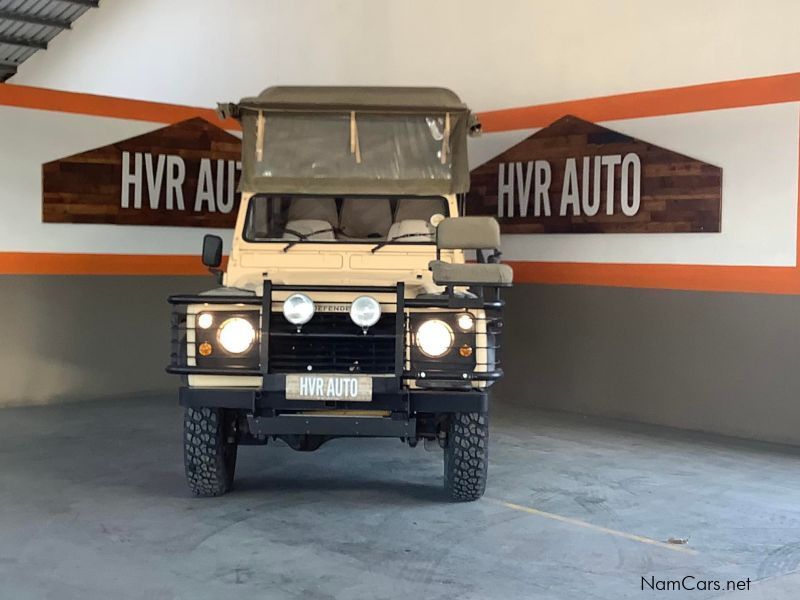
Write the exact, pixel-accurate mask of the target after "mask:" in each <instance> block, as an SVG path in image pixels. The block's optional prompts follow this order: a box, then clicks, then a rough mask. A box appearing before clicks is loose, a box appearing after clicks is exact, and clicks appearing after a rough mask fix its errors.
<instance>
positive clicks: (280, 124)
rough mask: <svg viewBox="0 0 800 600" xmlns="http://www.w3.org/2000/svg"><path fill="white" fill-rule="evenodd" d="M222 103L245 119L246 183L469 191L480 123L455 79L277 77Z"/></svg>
mask: <svg viewBox="0 0 800 600" xmlns="http://www.w3.org/2000/svg"><path fill="white" fill-rule="evenodd" d="M218 112H219V115H220V116H221V117H223V118H228V117H233V118H235V119H238V120H239V121H240V122H241V124H242V138H243V139H242V178H241V184H240V185H241V189H242V191H246V192H253V193H296V194H300V193H303V194H348V193H352V194H378V195H383V194H399V195H404V194H407V195H441V194H459V193H465V192H466V191H468V190H469V166H468V162H467V135H469V134H475V133H477V132H478V131H480V125H479V124H478V121H477V119H476V118H475V116H474V115H473V114H472V113H470V111H469V109H468V108H467V106H466V105H465V104H464V103H463V102H462V101H461V99H460V98H459V97H458V96H457V95H456V94H455V93H453V92H451V91H450V90H448V89H445V88H438V87H430V88H427V87H426V88H423V87H323V86H309V87H300V86H297V87H295V86H276V87H270V88H267V89H266V90H264V91H263V92H261V93H260V94H259V95H258V96H253V97H249V98H242V100H240V101H239V102H238V103H227V104H220V105H219V108H218Z"/></svg>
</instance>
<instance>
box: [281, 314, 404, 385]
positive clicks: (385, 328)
mask: <svg viewBox="0 0 800 600" xmlns="http://www.w3.org/2000/svg"><path fill="white" fill-rule="evenodd" d="M395 339H396V334H395V314H394V313H384V314H382V315H381V318H380V319H379V320H378V322H377V323H376V324H375V325H373V326H372V327H370V328H369V329H368V330H367V333H366V334H364V332H363V331H362V330H361V328H360V327H358V326H357V325H356V324H355V323H353V322H352V321H351V320H350V315H349V314H347V313H317V314H315V315H314V317H313V318H312V319H311V321H309V322H308V323H306V324H305V325H303V326H302V328H301V329H300V331H299V332H298V331H297V327H296V326H295V325H292V324H291V323H289V322H288V321H287V320H286V318H285V317H284V316H283V314H282V313H279V312H273V313H272V315H271V318H270V324H269V372H270V373H301V372H308V371H312V372H314V371H317V372H320V373H368V374H373V375H374V374H387V373H394V371H395V364H394V363H395ZM309 367H311V368H310V369H309Z"/></svg>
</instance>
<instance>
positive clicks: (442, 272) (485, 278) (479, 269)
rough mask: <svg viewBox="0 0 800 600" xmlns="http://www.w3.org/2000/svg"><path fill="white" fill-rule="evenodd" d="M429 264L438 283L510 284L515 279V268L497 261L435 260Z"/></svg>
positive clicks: (434, 280) (434, 279) (435, 281)
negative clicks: (454, 261)
mask: <svg viewBox="0 0 800 600" xmlns="http://www.w3.org/2000/svg"><path fill="white" fill-rule="evenodd" d="M428 266H429V267H430V269H431V271H433V282H434V283H436V284H438V285H468V284H478V285H494V286H509V285H511V283H512V282H513V280H514V271H513V269H512V268H511V267H509V266H508V265H503V264H497V263H468V264H453V263H449V262H444V261H441V260H433V261H431V262H430V263H429V265H428Z"/></svg>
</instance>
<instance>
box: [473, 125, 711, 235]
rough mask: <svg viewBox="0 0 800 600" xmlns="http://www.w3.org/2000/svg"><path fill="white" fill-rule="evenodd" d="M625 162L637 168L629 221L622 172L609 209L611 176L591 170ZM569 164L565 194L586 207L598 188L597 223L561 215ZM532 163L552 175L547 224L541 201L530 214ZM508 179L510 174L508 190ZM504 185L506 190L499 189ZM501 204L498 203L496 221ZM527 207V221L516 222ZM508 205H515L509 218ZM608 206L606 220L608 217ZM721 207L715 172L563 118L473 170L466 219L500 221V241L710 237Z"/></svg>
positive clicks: (616, 174) (569, 210) (593, 218)
mask: <svg viewBox="0 0 800 600" xmlns="http://www.w3.org/2000/svg"><path fill="white" fill-rule="evenodd" d="M629 154H634V155H635V156H636V157H637V158H638V161H639V162H640V177H639V185H640V199H639V203H638V206H637V210H636V211H635V213H634V214H625V213H624V211H623V210H622V204H621V190H622V169H621V168H620V165H619V164H616V167H615V169H614V170H613V201H612V202H610V203H609V202H608V199H609V196H608V189H609V188H608V172H609V169H608V168H607V167H601V169H600V171H599V176H598V179H595V168H594V167H595V157H602V156H606V157H610V156H617V157H625V156H626V155H629ZM584 157H589V169H590V170H589V172H588V177H587V178H586V182H587V183H586V184H585V183H584V177H583V160H584ZM568 159H575V166H576V172H577V173H576V177H575V179H573V185H572V186H569V188H568V192H569V191H574V192H576V193H577V194H579V196H580V199H581V200H583V199H584V198H588V202H589V204H590V205H592V204H593V202H594V193H595V182H596V181H599V183H600V185H599V186H598V187H599V190H600V192H599V193H600V207H599V210H598V211H597V213H596V214H595V215H589V214H586V213H585V212H584V211H583V210H582V208H583V204H581V205H580V208H579V209H578V210H577V211H576V210H575V209H574V207H573V205H572V204H567V205H566V209H565V210H562V193H563V192H564V185H565V179H566V172H567V168H566V167H567V160H568ZM536 161H546V162H547V164H548V167H549V170H550V182H549V186H544V185H542V188H545V187H546V189H547V193H548V197H549V205H550V215H549V216H548V215H546V214H545V211H544V206H543V204H544V202H543V198H542V202H541V204H540V211H539V214H538V215H537V214H535V189H536V187H535V183H536V181H537V178H536V171H535V169H534V170H532V171H531V173H532V174H531V175H530V176H528V172H529V167H528V164H529V163H531V162H533V163H534V164H535V163H536ZM501 165H503V171H502V175H503V176H504V179H503V180H502V181H501V179H500V176H501ZM510 171H513V172H514V180H513V185H511V186H509V185H508V184H510V183H512V182H511V180H510V175H509V173H510ZM626 173H627V175H628V176H627V178H626V179H627V180H628V186H627V188H628V196H627V199H628V201H629V207H628V208H629V212H630V203H631V202H632V196H633V186H634V179H635V172H634V170H633V169H632V168H629V169H628V170H627V171H626ZM519 174H522V175H523V178H522V180H520V177H519ZM502 183H505V184H506V186H505V187H504V188H503V189H501V184H502ZM526 190H528V191H526ZM499 197H502V198H503V204H504V206H503V209H504V210H503V214H502V215H501V214H500V212H499V210H498V198H499ZM526 203H527V214H525V215H524V216H521V213H522V212H523V210H524V208H525V204H526ZM509 204H512V205H513V209H514V213H513V216H511V214H510V212H509V209H510V206H509ZM608 206H610V207H611V211H612V214H607V211H608ZM721 207H722V169H721V168H719V167H716V166H714V165H710V164H707V163H704V162H702V161H700V160H697V159H694V158H691V157H688V156H684V155H682V154H679V153H677V152H673V151H671V150H667V149H664V148H660V147H658V146H655V145H653V144H651V143H649V142H645V141H642V140H639V139H636V138H632V137H630V136H627V135H624V134H621V133H618V132H616V131H612V130H610V129H607V128H605V127H601V126H599V125H596V124H594V123H590V122H588V121H584V120H582V119H579V118H577V117H574V116H569V115H568V116H565V117H562V118H561V119H559V120H557V121H556V122H554V123H553V124H551V125H550V126H548V127H545V128H544V129H542V130H540V131H538V132H536V133H535V134H533V135H531V136H530V137H528V138H527V139H525V140H523V141H522V142H520V143H518V144H516V145H515V146H513V147H511V148H509V149H508V150H506V151H505V152H503V153H501V154H500V155H498V156H496V157H495V158H493V159H492V160H490V161H488V162H486V163H484V164H483V165H480V166H478V167H476V168H475V169H473V171H472V174H471V189H470V191H469V193H468V194H467V211H466V212H467V214H469V215H492V216H495V217H498V220H499V221H500V226H501V229H502V231H503V232H504V233H710V232H719V231H720V227H721ZM562 213H564V214H562Z"/></svg>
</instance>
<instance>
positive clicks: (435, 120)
mask: <svg viewBox="0 0 800 600" xmlns="http://www.w3.org/2000/svg"><path fill="white" fill-rule="evenodd" d="M251 121H255V123H251ZM246 125H247V126H248V131H251V130H252V131H254V133H255V136H254V137H255V163H254V165H253V167H254V173H253V174H254V175H255V176H258V177H272V178H302V179H306V178H311V179H319V178H322V179H327V178H334V179H342V178H345V179H347V178H359V179H365V178H366V179H372V180H416V179H422V180H431V179H436V180H450V179H451V178H452V155H451V152H450V142H451V140H450V130H451V119H450V117H449V115H430V116H423V115H375V114H369V113H358V115H357V116H356V113H350V114H347V113H345V114H336V113H330V114H326V113H322V114H304V113H292V114H268V115H263V114H262V115H261V116H259V117H257V118H256V117H249V118H248V119H246Z"/></svg>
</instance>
